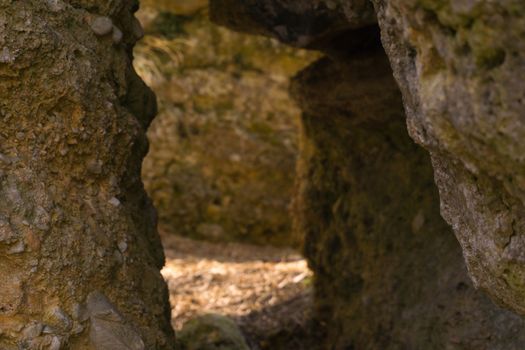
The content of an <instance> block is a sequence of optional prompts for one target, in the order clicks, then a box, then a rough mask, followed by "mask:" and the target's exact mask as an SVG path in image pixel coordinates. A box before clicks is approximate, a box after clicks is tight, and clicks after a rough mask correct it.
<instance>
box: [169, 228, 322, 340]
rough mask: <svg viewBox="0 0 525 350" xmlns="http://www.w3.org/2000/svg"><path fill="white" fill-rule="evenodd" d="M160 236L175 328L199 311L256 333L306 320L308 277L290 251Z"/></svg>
mask: <svg viewBox="0 0 525 350" xmlns="http://www.w3.org/2000/svg"><path fill="white" fill-rule="evenodd" d="M162 237H163V242H164V245H165V251H166V267H165V268H164V269H163V270H162V274H163V276H164V278H165V279H166V281H167V282H168V286H169V289H170V301H171V306H172V317H173V318H172V322H173V326H174V327H175V329H180V328H181V326H182V325H183V323H184V322H185V321H187V320H188V319H190V318H192V317H195V316H197V315H201V314H205V313H219V314H223V315H228V316H231V317H232V318H234V319H235V320H236V321H237V322H238V323H239V324H240V325H241V327H243V328H245V329H246V328H247V329H248V330H249V331H252V332H256V333H260V332H269V333H271V332H272V331H275V330H277V329H278V328H279V327H284V326H286V325H284V323H286V324H290V323H296V324H299V323H301V322H303V321H304V318H305V317H307V313H308V311H309V309H310V307H309V304H310V294H311V293H310V282H311V276H312V273H311V271H310V270H309V269H308V267H307V264H306V261H305V260H304V259H303V258H302V257H301V256H300V255H299V254H297V253H296V252H294V251H293V250H289V249H278V248H270V247H258V246H253V245H246V244H237V243H235V244H234V243H210V242H201V241H193V240H190V239H186V238H182V237H179V236H175V235H173V234H166V233H163V234H162ZM287 304H293V305H290V307H287V306H286V305H287Z"/></svg>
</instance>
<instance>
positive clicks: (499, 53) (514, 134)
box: [375, 0, 525, 314]
mask: <svg viewBox="0 0 525 350" xmlns="http://www.w3.org/2000/svg"><path fill="white" fill-rule="evenodd" d="M375 5H376V7H377V10H378V14H379V15H378V17H379V22H380V25H381V28H382V34H383V41H384V45H385V48H386V51H387V53H388V54H389V56H390V60H391V62H392V66H393V68H394V72H395V75H396V78H397V80H398V83H399V85H400V86H401V89H402V92H403V95H404V99H405V102H406V109H407V114H408V126H409V132H410V134H411V136H412V138H414V139H415V140H416V141H417V142H418V143H420V144H421V145H423V146H424V147H425V148H426V149H428V150H429V151H430V153H431V155H432V160H433V165H434V168H435V177H436V182H437V184H438V186H439V191H440V197H441V211H442V214H443V216H444V217H445V219H446V220H447V221H448V222H449V223H450V224H451V225H452V226H453V228H454V230H455V233H456V236H457V237H458V239H459V241H460V243H461V246H462V248H463V254H464V256H465V259H466V262H467V266H468V269H469V272H470V274H471V276H472V278H473V280H474V283H475V284H476V285H477V286H479V287H480V288H482V289H483V290H484V291H486V292H487V293H488V294H490V295H491V296H492V297H493V298H494V300H496V301H497V302H499V303H501V304H503V305H505V306H507V307H508V308H510V309H512V310H514V311H517V312H519V313H521V314H525V278H524V276H525V260H524V255H523V252H524V250H525V240H524V239H525V236H524V232H523V228H524V225H525V216H524V213H525V207H524V200H525V194H524V193H525V192H524V190H525V182H524V175H525V172H524V171H525V167H524V165H525V161H524V154H525V152H524V151H525V142H523V140H524V136H525V124H524V123H523V101H524V98H525V89H524V88H523V83H522V82H523V80H524V79H525V57H524V56H525V42H524V41H523V40H521V38H523V36H524V34H525V16H524V13H525V4H524V3H523V2H522V1H512V0H511V1H508V0H507V1H498V2H490V1H446V0H445V1H417V0H413V1H412V0H410V1H409V0H405V1H375Z"/></svg>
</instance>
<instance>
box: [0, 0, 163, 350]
mask: <svg viewBox="0 0 525 350" xmlns="http://www.w3.org/2000/svg"><path fill="white" fill-rule="evenodd" d="M136 5H137V4H136V3H135V1H124V0H116V1H102V0H100V1H98V0H71V1H60V0H48V1H41V0H28V1H5V0H2V1H0V96H1V97H0V285H1V288H0V348H1V349H3V350H4V349H5V350H11V349H52V350H59V349H66V348H67V349H110V348H111V349H171V348H172V345H173V331H172V329H171V327H170V309H169V304H168V299H167V293H166V286H165V284H164V282H163V280H162V278H161V276H160V273H159V269H160V268H161V267H162V265H163V262H164V258H163V253H162V249H161V245H160V241H159V238H158V235H157V232H156V229H155V211H154V209H153V208H152V206H151V204H150V201H149V200H148V198H147V196H146V194H145V192H144V190H143V187H142V184H141V181H140V166H141V162H142V158H143V156H144V155H145V153H146V150H147V141H146V137H145V130H146V128H147V126H148V125H149V123H150V121H151V119H152V118H153V116H154V114H155V109H156V108H155V98H154V96H153V94H152V93H151V91H150V90H148V89H147V88H146V86H145V85H144V83H143V82H142V81H141V80H140V78H139V77H138V76H137V75H136V74H135V72H134V70H133V68H132V65H131V59H130V57H131V48H132V46H133V44H134V43H135V41H136V39H137V38H136V37H135V36H134V34H133V33H134V31H133V28H134V27H135V26H136V20H135V18H134V17H133V11H134V10H136ZM101 18H103V20H101ZM109 22H112V27H111V28H110V30H109V31H108V28H109V27H108V25H107V24H108V23H109ZM117 30H118V31H120V32H122V33H123V37H122V38H121V39H122V40H121V41H119V42H118V43H115V42H114V38H113V37H114V36H113V35H111V33H110V32H115V31H117ZM88 296H90V297H88Z"/></svg>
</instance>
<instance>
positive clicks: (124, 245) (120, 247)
mask: <svg viewBox="0 0 525 350" xmlns="http://www.w3.org/2000/svg"><path fill="white" fill-rule="evenodd" d="M127 249H128V244H127V243H126V242H124V241H120V242H118V250H120V252H121V253H124V252H125V251H126V250H127Z"/></svg>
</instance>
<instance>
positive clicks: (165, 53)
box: [134, 0, 318, 246]
mask: <svg viewBox="0 0 525 350" xmlns="http://www.w3.org/2000/svg"><path fill="white" fill-rule="evenodd" d="M170 4H171V5H172V7H170V8H166V7H164V6H163V3H159V4H157V3H156V2H143V3H141V9H140V11H139V12H138V13H137V17H138V18H139V19H140V20H141V21H142V22H143V23H144V30H145V37H144V39H143V40H141V41H140V42H139V43H138V45H137V46H136V48H135V50H134V53H135V60H134V65H135V67H136V69H137V71H138V73H139V74H140V76H141V77H142V78H143V79H144V80H145V81H146V83H147V84H148V86H150V87H151V88H152V89H153V91H155V93H156V95H157V97H158V102H159V115H158V116H157V118H155V120H154V121H153V123H152V125H151V127H150V129H149V130H148V139H149V140H150V143H151V147H150V151H149V153H148V155H147V157H146V158H145V160H144V166H143V169H142V174H143V176H142V178H143V181H144V185H145V188H146V190H147V192H148V194H149V195H150V196H151V198H152V200H153V203H154V205H155V207H156V208H157V210H158V213H159V224H160V230H161V233H162V232H165V233H167V234H169V233H175V234H179V235H184V236H187V237H192V238H198V239H204V240H212V241H226V242H228V241H242V242H250V243H256V244H272V245H286V246H290V245H293V246H299V245H300V239H299V237H296V236H293V235H292V229H291V220H290V215H289V206H290V199H291V197H292V192H293V184H294V177H295V162H296V158H297V143H298V137H297V135H298V124H299V116H300V110H299V108H298V107H297V106H296V104H295V103H294V102H293V101H292V99H291V98H290V95H289V94H288V87H289V81H290V77H292V76H293V75H294V74H295V73H297V71H299V70H300V69H302V68H304V67H305V66H306V65H308V64H309V63H311V62H312V61H314V60H315V59H316V58H317V56H318V54H316V53H314V52H311V51H305V50H298V49H294V48H292V47H290V46H287V45H283V44H281V43H279V42H278V41H277V40H275V39H271V38H266V37H260V36H259V37H258V36H253V35H247V34H242V33H236V32H233V31H231V30H228V29H226V28H223V27H219V26H217V25H215V24H213V23H211V22H210V20H209V18H208V16H207V13H206V8H205V4H201V5H200V6H201V7H200V10H199V11H197V12H195V13H193V12H192V13H188V12H187V10H186V9H185V8H186V7H189V8H193V9H194V8H195V6H196V5H198V2H197V3H196V2H192V1H190V2H188V1H187V0H177V1H171V3H170ZM191 4H193V5H191ZM159 9H160V10H159ZM168 10H169V11H168Z"/></svg>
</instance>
